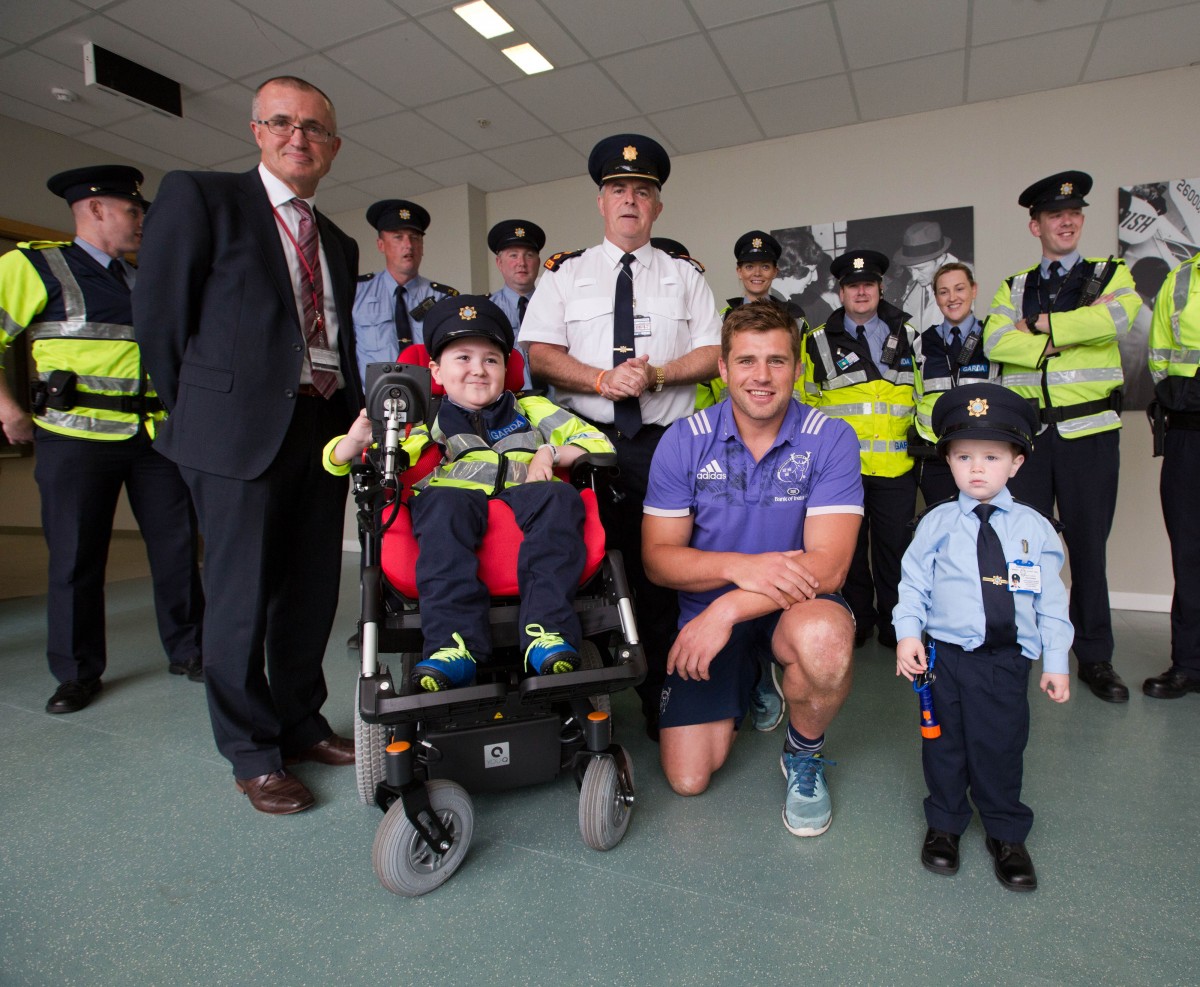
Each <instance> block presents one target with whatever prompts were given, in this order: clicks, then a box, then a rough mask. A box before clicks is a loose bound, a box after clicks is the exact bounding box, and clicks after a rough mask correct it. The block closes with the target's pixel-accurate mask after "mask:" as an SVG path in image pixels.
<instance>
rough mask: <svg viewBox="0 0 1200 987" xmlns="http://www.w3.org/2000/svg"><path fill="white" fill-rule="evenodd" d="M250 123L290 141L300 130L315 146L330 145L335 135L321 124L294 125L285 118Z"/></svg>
mask: <svg viewBox="0 0 1200 987" xmlns="http://www.w3.org/2000/svg"><path fill="white" fill-rule="evenodd" d="M250 122H251V123H257V124H259V125H260V126H263V127H266V128H267V130H269V131H270V132H271V133H272V134H274V135H275V136H276V137H287V138H289V139H290V138H291V136H292V133H293V132H294V131H297V130H299V131H300V132H301V133H303V134H304V137H305V139H306V140H309V141H312V143H314V144H328V143H329V142H330V141H331V140H333V134H332V133H330V132H329V131H328V130H326V129H325V128H324V127H322V126H321V125H320V124H319V123H292V122H291V121H290V120H288V119H285V118H284V117H272V118H271V119H270V120H251V121H250Z"/></svg>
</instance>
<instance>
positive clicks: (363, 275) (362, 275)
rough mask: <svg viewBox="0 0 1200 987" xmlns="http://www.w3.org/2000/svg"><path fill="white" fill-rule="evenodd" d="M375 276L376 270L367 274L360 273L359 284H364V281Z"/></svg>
mask: <svg viewBox="0 0 1200 987" xmlns="http://www.w3.org/2000/svg"><path fill="white" fill-rule="evenodd" d="M373 277H375V272H374V271H371V272H369V273H367V274H360V275H359V276H358V283H359V284H362V283H363V282H364V281H370V280H371V279H372V278H373Z"/></svg>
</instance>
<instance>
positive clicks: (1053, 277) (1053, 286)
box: [1046, 261, 1065, 304]
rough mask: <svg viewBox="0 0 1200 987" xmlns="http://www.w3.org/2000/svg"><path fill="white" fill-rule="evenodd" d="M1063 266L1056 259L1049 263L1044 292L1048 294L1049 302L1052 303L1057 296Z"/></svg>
mask: <svg viewBox="0 0 1200 987" xmlns="http://www.w3.org/2000/svg"><path fill="white" fill-rule="evenodd" d="M1064 274H1065V272H1064V271H1063V266H1062V264H1060V263H1059V262H1058V261H1055V262H1054V263H1053V264H1051V265H1050V276H1049V277H1048V278H1046V294H1048V295H1049V296H1050V303H1051V304H1054V299H1056V298H1057V297H1058V289H1059V288H1061V287H1062V283H1063V275H1064Z"/></svg>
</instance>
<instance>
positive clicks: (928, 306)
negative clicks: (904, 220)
mask: <svg viewBox="0 0 1200 987" xmlns="http://www.w3.org/2000/svg"><path fill="white" fill-rule="evenodd" d="M950 243H951V240H950V238H949V237H948V236H943V235H942V224H941V223H938V222H936V221H933V220H922V221H920V222H917V223H913V224H912V225H911V226H909V227H908V229H906V230H905V231H904V235H903V236H902V237H901V240H900V249H899V250H897V251H896V252H895V254H893V255H892V263H893V264H894V265H895V266H896V267H897V268H898V269H899V272H898V273H899V277H900V284H899V285H897V286H896V293H895V294H892V295H891V297H892V298H896V299H898V301H897V303H896V304H897V305H898V306H899V307H900V308H902V309H903V310H904V311H905V312H907V313H908V320H909V322H911V323H912V324H913V325H914V326H916V327H917V331H918V332H924V331H925V330H926V329H928V328H929V327H930V326H935V325H937V324H938V323H940V322H941V321H942V314H941V312H940V311H939V310H938V306H937V292H936V290H935V288H934V284H933V276H934V275H935V274H936V273H937V271H938V268H939V267H941V266H942V265H943V264H950V263H953V262H954V261H957V260H958V258H957V257H955V256H954V255H953V254H952V253H950Z"/></svg>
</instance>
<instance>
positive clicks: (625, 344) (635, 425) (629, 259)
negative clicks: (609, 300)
mask: <svg viewBox="0 0 1200 987" xmlns="http://www.w3.org/2000/svg"><path fill="white" fill-rule="evenodd" d="M633 259H634V258H633V254H625V255H624V256H623V257H622V258H621V270H620V272H619V273H618V274H617V290H616V294H615V295H614V296H613V366H614V367H619V366H620V365H621V364H622V363H624V362H625V361H626V360H629V359H631V358H632V357H633V356H634V355H635V354H636V352H637V351H636V348H635V341H634V337H633V267H632V265H633ZM613 424H614V425H616V426H617V431H618V432H620V433H621V434H622V435H623V436H624V437H625V438H627V439H632V438H633V437H634V436H635V435H637V433H638V430H639V429H640V428H641V427H642V405H641V401H640V400H639V399H638V398H625V399H624V400H623V401H617V402H615V403H614V404H613Z"/></svg>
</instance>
